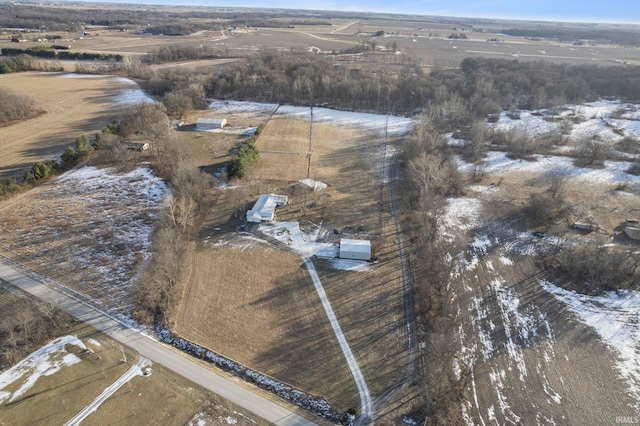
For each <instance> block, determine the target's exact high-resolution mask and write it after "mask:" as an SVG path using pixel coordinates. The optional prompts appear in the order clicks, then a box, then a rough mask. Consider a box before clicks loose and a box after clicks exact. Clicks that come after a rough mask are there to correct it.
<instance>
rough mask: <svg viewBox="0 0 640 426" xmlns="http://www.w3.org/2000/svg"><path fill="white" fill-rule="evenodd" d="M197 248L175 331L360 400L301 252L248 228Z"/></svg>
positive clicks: (343, 402) (344, 405)
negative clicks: (263, 239)
mask: <svg viewBox="0 0 640 426" xmlns="http://www.w3.org/2000/svg"><path fill="white" fill-rule="evenodd" d="M213 241H214V240H211V243H206V244H205V245H203V246H202V247H200V248H199V250H198V251H197V254H196V257H195V259H194V262H193V264H194V269H193V271H192V273H191V277H190V283H189V287H188V289H187V292H186V294H185V300H184V302H183V305H182V309H181V311H180V312H179V314H178V321H177V325H176V331H177V332H178V333H179V334H180V335H181V336H183V337H185V338H187V339H189V340H191V341H194V342H196V343H199V344H201V345H204V346H206V347H207V348H210V349H212V350H214V351H216V352H218V353H220V354H221V355H224V356H226V357H228V358H231V359H233V360H234V361H236V362H239V363H242V364H244V365H246V366H249V367H251V368H253V369H256V370H258V371H260V372H263V373H265V374H267V375H270V376H272V377H274V378H276V379H278V380H281V381H283V382H286V383H289V384H291V385H294V386H296V387H298V388H301V389H303V390H305V391H307V392H310V393H313V394H315V395H319V396H323V397H325V398H326V399H327V400H329V401H330V402H331V403H333V404H335V406H336V408H339V409H342V410H346V409H348V408H349V407H356V406H357V402H358V397H357V392H356V390H355V386H354V384H353V380H352V379H351V375H350V373H349V370H348V368H347V366H346V363H345V361H344V357H343V355H342V352H341V350H340V347H339V346H338V342H337V340H336V338H335V336H334V334H333V331H332V330H331V326H330V325H329V322H328V320H327V318H326V315H325V313H324V310H323V309H322V305H321V303H320V300H319V298H318V296H317V294H316V292H315V289H314V287H313V283H312V282H311V279H310V278H309V277H308V274H307V272H306V270H305V269H304V266H303V264H302V260H301V259H300V257H298V256H297V255H295V254H293V253H289V252H287V251H283V250H280V249H277V248H275V247H272V246H271V245H270V244H269V243H266V242H261V241H256V239H255V237H253V236H250V235H236V236H231V237H226V238H225V239H224V240H222V241H217V242H215V243H214V242H213Z"/></svg>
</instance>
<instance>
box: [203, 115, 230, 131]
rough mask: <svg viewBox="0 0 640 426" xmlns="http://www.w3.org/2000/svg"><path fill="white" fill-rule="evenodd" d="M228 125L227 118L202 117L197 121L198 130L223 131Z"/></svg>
mask: <svg viewBox="0 0 640 426" xmlns="http://www.w3.org/2000/svg"><path fill="white" fill-rule="evenodd" d="M226 125H227V119H226V118H203V117H200V118H198V119H197V120H196V130H200V131H204V130H214V129H222V128H223V127H224V126H226Z"/></svg>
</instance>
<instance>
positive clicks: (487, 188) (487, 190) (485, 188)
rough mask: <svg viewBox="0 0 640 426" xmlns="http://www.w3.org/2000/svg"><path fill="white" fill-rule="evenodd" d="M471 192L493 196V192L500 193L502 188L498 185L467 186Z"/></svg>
mask: <svg viewBox="0 0 640 426" xmlns="http://www.w3.org/2000/svg"><path fill="white" fill-rule="evenodd" d="M467 188H469V189H470V190H472V191H474V192H479V193H481V194H491V193H493V192H498V191H499V190H500V188H499V187H498V186H497V185H469V186H467Z"/></svg>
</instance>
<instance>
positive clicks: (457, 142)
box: [444, 133, 469, 146]
mask: <svg viewBox="0 0 640 426" xmlns="http://www.w3.org/2000/svg"><path fill="white" fill-rule="evenodd" d="M444 137H445V138H446V139H447V145H449V146H465V145H467V144H468V143H469V142H467V141H466V140H464V139H458V138H454V137H453V133H445V134H444Z"/></svg>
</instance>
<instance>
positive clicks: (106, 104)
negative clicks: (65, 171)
mask: <svg viewBox="0 0 640 426" xmlns="http://www.w3.org/2000/svg"><path fill="white" fill-rule="evenodd" d="M0 87H3V88H6V89H8V90H10V91H11V92H13V93H16V94H19V95H25V96H28V97H30V98H32V99H34V100H35V101H36V108H38V109H41V110H43V111H45V114H42V115H40V116H39V117H36V118H33V119H31V120H26V121H23V122H19V123H16V124H13V125H11V126H8V127H3V128H0V146H2V147H3V155H2V158H1V159H0V181H4V180H5V179H7V178H10V177H14V178H18V179H20V178H22V176H23V174H24V171H25V170H26V169H27V168H29V167H30V166H31V165H32V164H33V163H35V162H36V161H44V160H48V159H57V157H58V156H59V155H60V154H62V152H63V151H64V149H65V148H66V147H67V146H70V145H72V144H73V143H74V141H75V140H76V139H77V138H78V137H80V136H81V135H82V134H86V135H88V136H89V135H91V134H93V133H94V132H96V131H99V130H100V129H102V128H104V127H105V126H106V124H107V123H108V122H109V121H110V120H112V119H114V118H116V117H117V115H118V108H114V106H116V104H117V103H116V101H115V100H114V97H116V96H117V95H118V94H119V93H121V91H124V90H130V89H133V88H135V87H136V86H135V85H132V82H130V81H127V80H123V79H119V78H116V77H102V76H100V77H98V76H93V77H90V78H68V77H65V76H64V75H61V74H59V73H50V74H45V73H35V72H31V73H15V74H4V75H0Z"/></svg>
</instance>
